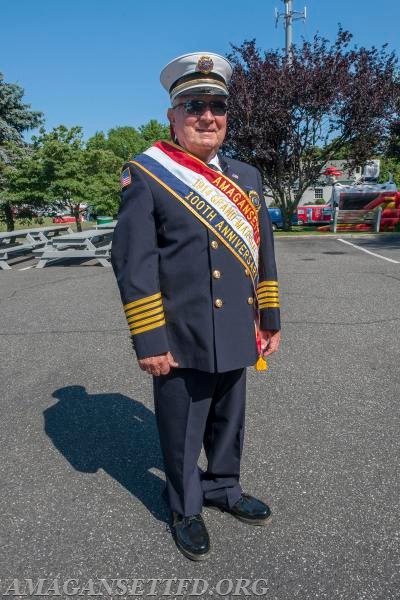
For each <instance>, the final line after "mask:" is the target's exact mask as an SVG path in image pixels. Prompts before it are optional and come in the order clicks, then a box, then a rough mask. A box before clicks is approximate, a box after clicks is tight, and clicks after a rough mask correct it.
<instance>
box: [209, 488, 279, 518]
mask: <svg viewBox="0 0 400 600" xmlns="http://www.w3.org/2000/svg"><path fill="white" fill-rule="evenodd" d="M204 505H205V506H210V507H211V508H218V509H219V510H222V511H223V512H228V513H230V514H231V515H233V516H234V517H236V518H237V519H239V521H243V522H244V523H248V524H250V525H267V524H268V523H269V521H270V518H271V511H270V509H269V506H267V505H266V504H265V503H264V502H261V500H257V498H254V497H253V496H249V495H248V494H242V495H241V496H240V498H239V500H238V501H237V502H236V504H234V505H233V506H232V508H229V507H228V506H226V505H225V504H219V503H218V502H213V501H212V500H205V501H204Z"/></svg>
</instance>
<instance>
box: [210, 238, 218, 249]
mask: <svg viewBox="0 0 400 600" xmlns="http://www.w3.org/2000/svg"><path fill="white" fill-rule="evenodd" d="M211 248H213V249H214V250H216V249H217V248H218V242H217V241H216V240H213V241H212V242H211Z"/></svg>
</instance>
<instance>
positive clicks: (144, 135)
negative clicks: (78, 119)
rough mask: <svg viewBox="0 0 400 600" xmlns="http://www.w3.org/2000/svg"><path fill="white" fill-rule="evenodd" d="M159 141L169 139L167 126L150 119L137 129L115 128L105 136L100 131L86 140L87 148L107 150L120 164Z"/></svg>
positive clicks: (127, 127)
mask: <svg viewBox="0 0 400 600" xmlns="http://www.w3.org/2000/svg"><path fill="white" fill-rule="evenodd" d="M160 139H170V132H169V126H168V125H163V124H162V123H159V122H158V121H156V120H155V119H152V120H150V121H149V122H148V123H146V124H145V125H141V126H140V127H139V128H138V129H135V127H129V126H126V127H115V128H113V129H110V130H109V132H108V133H107V136H106V135H105V134H104V133H103V132H102V131H100V132H97V133H96V134H95V135H94V136H92V137H91V138H90V139H89V140H88V142H87V147H88V149H98V150H109V151H111V152H113V153H114V154H115V156H118V157H119V158H120V162H121V164H122V163H124V162H126V161H127V160H129V159H130V158H131V157H132V156H134V155H135V154H140V152H143V150H146V148H148V147H149V146H151V144H153V143H154V142H156V141H157V140H160Z"/></svg>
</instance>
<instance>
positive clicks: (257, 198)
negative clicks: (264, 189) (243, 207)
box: [248, 190, 261, 210]
mask: <svg viewBox="0 0 400 600" xmlns="http://www.w3.org/2000/svg"><path fill="white" fill-rule="evenodd" d="M248 196H249V198H250V201H251V203H252V205H253V206H254V208H255V209H256V210H260V208H261V202H260V196H259V195H258V194H257V192H256V190H250V191H249V192H248Z"/></svg>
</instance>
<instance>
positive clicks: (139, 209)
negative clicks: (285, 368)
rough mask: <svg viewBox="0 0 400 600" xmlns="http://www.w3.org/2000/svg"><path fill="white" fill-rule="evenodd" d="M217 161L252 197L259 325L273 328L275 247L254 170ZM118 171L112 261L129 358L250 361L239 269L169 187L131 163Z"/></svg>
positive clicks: (248, 301)
mask: <svg viewBox="0 0 400 600" xmlns="http://www.w3.org/2000/svg"><path fill="white" fill-rule="evenodd" d="M219 159H220V164H221V167H222V169H223V172H224V174H225V175H226V176H227V177H229V178H230V179H232V180H233V181H234V182H235V183H237V184H238V185H239V186H240V187H241V188H242V189H243V190H244V191H246V192H249V191H251V190H254V191H256V192H257V194H258V196H259V198H260V199H261V209H260V211H259V213H258V215H259V223H260V235H261V242H260V255H259V285H258V289H257V296H258V306H259V314H260V328H261V329H271V330H278V329H280V320H279V300H278V283H277V274H276V266H275V256H274V244H273V237H272V228H271V223H270V219H269V214H268V211H267V209H266V207H265V203H264V201H263V191H262V183H261V176H260V173H259V172H258V171H257V169H255V168H254V167H252V166H249V165H246V164H245V163H242V162H239V161H237V160H233V159H230V158H226V157H223V156H219ZM126 168H129V169H130V173H131V183H129V184H128V185H127V186H125V187H124V188H123V190H122V203H121V207H120V211H119V215H118V223H117V226H116V228H115V232H114V236H113V244H112V253H111V259H112V266H113V269H114V272H115V275H116V277H117V282H118V286H119V289H120V293H121V298H122V302H123V305H124V309H125V314H126V316H127V320H128V324H129V327H130V331H131V334H132V336H133V343H134V347H135V350H136V354H137V357H138V358H145V357H148V356H155V355H157V354H163V353H164V352H167V351H170V352H171V353H172V355H173V357H174V358H175V360H176V361H177V362H178V363H179V366H180V367H181V368H194V369H199V370H202V371H208V372H226V371H230V370H233V369H238V368H242V367H246V366H249V365H254V364H255V362H256V361H257V358H258V352H257V347H256V338H255V325H254V322H255V317H256V310H257V298H256V294H255V292H254V290H253V286H252V282H251V277H250V276H249V273H248V271H247V269H245V268H244V267H243V265H242V264H241V263H240V262H239V261H238V260H237V259H236V258H235V257H234V256H233V254H232V253H231V252H230V250H228V248H226V247H225V245H224V244H223V243H222V242H221V241H220V240H219V239H218V238H217V237H216V236H215V235H213V233H212V232H211V231H210V230H209V229H208V228H207V227H206V226H205V225H203V224H202V223H201V222H200V221H199V220H198V219H197V218H196V217H195V216H194V215H193V214H192V213H191V212H189V211H188V210H187V208H185V206H183V205H182V204H181V203H180V202H179V201H178V200H177V199H176V198H174V197H173V196H172V195H171V194H170V193H169V192H168V190H166V189H164V188H163V187H162V186H161V185H160V184H159V183H157V182H156V181H155V180H153V179H152V178H151V177H150V176H149V175H147V174H146V173H144V172H143V171H141V170H140V169H139V168H137V167H136V166H135V165H133V164H131V163H127V164H126V165H125V166H124V169H126ZM270 305H273V306H272V307H269V306H270Z"/></svg>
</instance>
